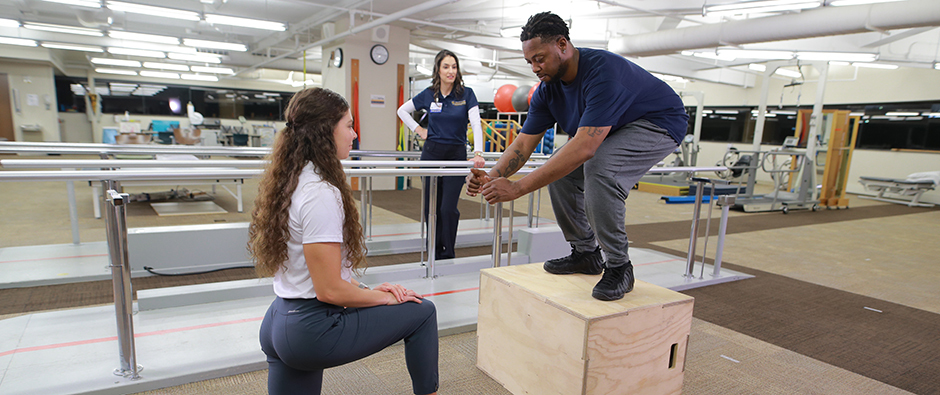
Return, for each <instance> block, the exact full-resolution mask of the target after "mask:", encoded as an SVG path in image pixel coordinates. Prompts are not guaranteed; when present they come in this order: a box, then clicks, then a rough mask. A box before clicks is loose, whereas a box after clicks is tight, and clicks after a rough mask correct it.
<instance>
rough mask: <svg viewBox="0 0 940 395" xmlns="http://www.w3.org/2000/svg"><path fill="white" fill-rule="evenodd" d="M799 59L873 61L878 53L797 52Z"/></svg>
mask: <svg viewBox="0 0 940 395" xmlns="http://www.w3.org/2000/svg"><path fill="white" fill-rule="evenodd" d="M796 58H797V59H799V60H835V61H843V62H873V61H875V60H876V59H878V54H873V53H864V52H797V53H796Z"/></svg>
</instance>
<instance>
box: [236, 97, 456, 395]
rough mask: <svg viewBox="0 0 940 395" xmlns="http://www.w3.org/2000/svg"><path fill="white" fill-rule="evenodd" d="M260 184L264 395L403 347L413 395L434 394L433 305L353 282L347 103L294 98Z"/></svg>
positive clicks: (256, 225)
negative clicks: (270, 293) (271, 295)
mask: <svg viewBox="0 0 940 395" xmlns="http://www.w3.org/2000/svg"><path fill="white" fill-rule="evenodd" d="M284 115H285V118H286V120H287V127H286V128H284V129H283V130H281V131H280V132H279V133H278V134H277V139H276V142H275V144H274V148H273V150H272V152H271V155H270V158H269V159H270V164H268V166H267V168H266V170H265V172H264V176H263V177H262V179H261V183H260V186H259V191H258V196H257V198H256V199H255V208H254V211H253V212H252V220H251V226H250V228H249V242H248V249H249V251H250V252H251V255H252V257H253V258H254V260H255V268H256V269H257V272H258V274H260V275H262V276H271V275H273V276H274V292H275V294H277V298H276V299H275V300H274V302H273V303H272V304H271V307H270V308H268V312H267V313H266V314H265V316H264V321H262V323H261V335H260V338H261V349H262V350H263V351H264V353H265V354H266V355H267V361H268V392H269V393H270V394H272V395H276V394H298V393H304V394H319V393H320V388H321V386H322V384H323V369H326V368H329V367H334V366H339V365H343V364H346V363H349V362H352V361H355V360H358V359H361V358H364V357H366V356H369V355H371V354H374V353H376V352H378V351H380V350H382V349H384V348H385V347H388V346H390V345H392V344H394V343H396V342H398V341H399V340H402V339H404V340H405V360H406V364H407V367H408V372H409V373H410V375H411V381H412V385H413V389H414V392H415V394H419V395H423V394H432V393H436V391H437V387H438V366H437V361H438V350H437V346H438V337H437V313H436V310H435V308H434V304H433V303H431V302H430V301H428V300H424V299H422V298H421V296H420V295H418V294H417V293H415V291H412V290H410V289H406V288H404V287H402V286H401V285H397V284H389V283H384V284H382V285H380V286H377V287H375V289H369V288H368V287H366V286H365V285H364V284H361V283H359V281H357V280H356V279H354V278H353V277H352V273H353V271H354V270H357V269H360V268H362V267H363V266H364V265H365V241H364V239H363V234H362V227H361V226H360V224H359V222H358V221H357V219H358V218H359V214H358V211H357V210H356V205H355V204H354V202H353V197H352V190H351V188H350V186H349V185H348V184H347V183H346V174H345V172H344V171H343V167H342V164H341V163H340V160H341V159H346V158H348V157H349V151H350V150H351V149H352V142H353V140H354V139H355V138H356V132H355V131H354V130H353V119H352V114H351V112H350V109H349V103H347V102H346V99H344V98H343V97H342V96H340V95H339V94H337V93H335V92H332V91H330V90H327V89H320V88H312V89H307V90H304V91H301V92H298V93H296V94H295V95H294V97H293V98H291V100H290V103H289V104H288V106H287V110H286V111H285V114H284Z"/></svg>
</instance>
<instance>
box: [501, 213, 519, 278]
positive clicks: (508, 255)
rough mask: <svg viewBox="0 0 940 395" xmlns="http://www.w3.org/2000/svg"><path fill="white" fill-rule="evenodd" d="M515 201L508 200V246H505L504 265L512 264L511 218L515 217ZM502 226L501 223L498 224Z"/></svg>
mask: <svg viewBox="0 0 940 395" xmlns="http://www.w3.org/2000/svg"><path fill="white" fill-rule="evenodd" d="M515 210H516V201H515V200H510V201H509V242H508V243H507V244H509V248H506V266H512V219H513V217H515V216H514V215H513V214H515V212H516V211H515ZM500 227H502V225H500Z"/></svg>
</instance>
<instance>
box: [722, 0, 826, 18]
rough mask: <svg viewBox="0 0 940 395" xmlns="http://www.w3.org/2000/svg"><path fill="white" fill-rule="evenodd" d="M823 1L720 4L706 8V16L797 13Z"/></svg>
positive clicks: (816, 5)
mask: <svg viewBox="0 0 940 395" xmlns="http://www.w3.org/2000/svg"><path fill="white" fill-rule="evenodd" d="M821 5H822V1H819V0H814V1H808V0H763V1H747V2H743V3H734V4H720V5H713V6H707V7H705V14H706V15H717V16H721V15H744V14H757V13H766V12H782V11H796V10H805V9H810V8H816V7H819V6H821Z"/></svg>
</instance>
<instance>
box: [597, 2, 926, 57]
mask: <svg viewBox="0 0 940 395" xmlns="http://www.w3.org/2000/svg"><path fill="white" fill-rule="evenodd" d="M924 26H940V7H938V6H937V0H909V1H905V2H903V3H880V4H868V5H858V6H849V7H821V8H816V9H811V10H806V11H802V12H800V13H794V14H787V15H779V16H769V17H765V18H755V19H745V20H739V21H728V22H724V23H719V24H712V25H702V26H693V27H687V28H682V29H673V30H664V31H658V32H653V33H645V34H636V35H631V36H627V37H617V38H613V39H611V40H610V45H609V47H608V48H609V50H610V51H612V52H616V53H619V54H621V55H625V56H655V55H665V54H671V53H675V52H678V51H683V50H689V49H698V48H714V47H718V46H728V45H730V46H733V45H742V44H753V43H762V42H769V41H782V40H795V39H802V38H811V37H823V36H834V35H841V34H854V33H864V32H870V31H883V30H894V29H907V28H915V27H924Z"/></svg>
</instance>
